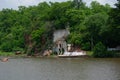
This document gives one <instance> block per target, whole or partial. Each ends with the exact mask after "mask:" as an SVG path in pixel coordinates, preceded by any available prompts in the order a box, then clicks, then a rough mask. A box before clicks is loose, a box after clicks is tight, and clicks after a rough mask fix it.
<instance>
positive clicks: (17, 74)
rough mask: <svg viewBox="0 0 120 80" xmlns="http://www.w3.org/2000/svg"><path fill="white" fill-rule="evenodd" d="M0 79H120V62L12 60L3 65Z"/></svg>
mask: <svg viewBox="0 0 120 80" xmlns="http://www.w3.org/2000/svg"><path fill="white" fill-rule="evenodd" d="M0 80H120V59H119V58H118V59H94V58H93V59H92V58H85V59H84V58H76V59H70V58H67V59H62V58H41V59H39V58H37V59H36V58H25V59H10V60H9V61H8V62H0Z"/></svg>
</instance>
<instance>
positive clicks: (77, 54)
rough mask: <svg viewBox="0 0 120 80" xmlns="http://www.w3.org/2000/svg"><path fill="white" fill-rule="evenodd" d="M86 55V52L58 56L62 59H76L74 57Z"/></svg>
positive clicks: (66, 53) (65, 53)
mask: <svg viewBox="0 0 120 80" xmlns="http://www.w3.org/2000/svg"><path fill="white" fill-rule="evenodd" d="M86 56H87V55H86V53H85V52H84V51H81V52H64V54H63V55H58V57H60V58H67V57H68V58H69V57H70V58H72V57H73V58H74V57H86Z"/></svg>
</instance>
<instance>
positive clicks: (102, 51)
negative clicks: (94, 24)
mask: <svg viewBox="0 0 120 80" xmlns="http://www.w3.org/2000/svg"><path fill="white" fill-rule="evenodd" d="M93 56H94V57H101V58H104V57H107V56H108V55H107V50H106V47H105V46H104V45H103V44H102V43H101V42H99V43H97V44H96V45H95V46H94V48H93Z"/></svg>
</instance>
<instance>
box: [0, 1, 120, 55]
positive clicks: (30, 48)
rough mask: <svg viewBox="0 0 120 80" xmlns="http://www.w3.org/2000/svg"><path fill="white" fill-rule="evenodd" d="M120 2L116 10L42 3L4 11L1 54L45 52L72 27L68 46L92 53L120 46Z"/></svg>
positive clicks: (0, 17)
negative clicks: (58, 35)
mask: <svg viewBox="0 0 120 80" xmlns="http://www.w3.org/2000/svg"><path fill="white" fill-rule="evenodd" d="M119 21H120V0H117V3H116V4H115V7H114V8H113V7H111V6H110V5H109V4H106V5H101V4H100V3H99V2H97V1H93V2H91V4H90V6H87V5H86V3H85V2H83V1H82V0H74V1H66V2H49V3H48V2H42V3H39V4H38V5H36V6H29V7H25V6H19V9H18V10H13V9H3V10H1V11H0V51H6V52H12V51H18V50H20V51H24V52H25V53H26V54H29V55H31V54H33V53H34V54H36V53H42V52H43V51H44V50H45V49H47V48H49V47H52V41H53V40H52V39H53V32H54V31H55V30H58V29H65V28H67V27H68V26H69V30H70V33H71V34H70V35H69V36H68V38H67V40H66V41H67V42H68V43H72V44H74V45H75V46H80V47H81V48H82V49H83V50H92V49H93V48H94V46H95V45H96V44H98V43H102V44H103V45H104V46H105V47H117V46H120V22H119Z"/></svg>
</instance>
